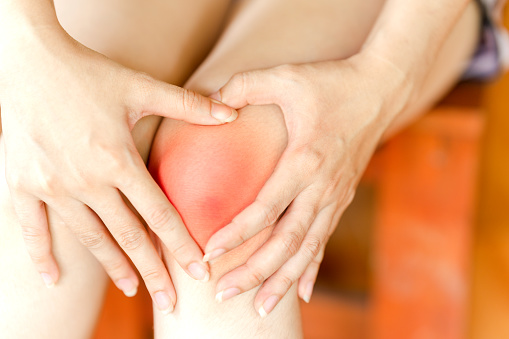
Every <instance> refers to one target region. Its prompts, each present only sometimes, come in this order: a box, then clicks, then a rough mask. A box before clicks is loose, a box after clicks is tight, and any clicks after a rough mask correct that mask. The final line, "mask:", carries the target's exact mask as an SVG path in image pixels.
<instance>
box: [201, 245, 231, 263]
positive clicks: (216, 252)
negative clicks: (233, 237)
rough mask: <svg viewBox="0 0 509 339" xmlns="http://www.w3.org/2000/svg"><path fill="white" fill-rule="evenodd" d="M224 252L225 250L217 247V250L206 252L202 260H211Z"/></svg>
mask: <svg viewBox="0 0 509 339" xmlns="http://www.w3.org/2000/svg"><path fill="white" fill-rule="evenodd" d="M224 253H226V250H224V249H222V248H218V249H217V250H213V251H212V252H210V253H207V254H205V255H204V256H203V262H207V261H211V260H213V259H215V258H217V257H219V256H221V255H223V254H224Z"/></svg>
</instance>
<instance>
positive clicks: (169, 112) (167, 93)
mask: <svg viewBox="0 0 509 339" xmlns="http://www.w3.org/2000/svg"><path fill="white" fill-rule="evenodd" d="M136 91H137V93H134V95H133V97H135V98H137V99H136V100H137V102H136V104H137V107H138V108H139V109H138V111H139V112H141V115H140V116H138V117H133V118H134V119H133V121H130V123H131V124H130V126H134V124H135V123H136V121H137V120H139V119H140V118H142V117H144V116H147V115H160V116H164V117H167V118H171V119H176V120H183V121H187V122H190V123H193V124H200V125H220V124H224V123H229V122H232V121H234V120H235V119H236V118H237V116H238V113H237V111H236V110H234V109H232V108H231V107H228V106H226V105H224V104H222V103H220V102H219V101H216V100H212V99H210V98H207V97H204V96H202V95H200V94H198V93H196V92H193V91H190V90H187V89H184V88H181V87H178V86H174V85H170V84H168V83H166V82H163V81H158V80H155V79H153V78H150V77H147V76H145V75H144V76H142V77H139V78H138V81H137V86H136Z"/></svg>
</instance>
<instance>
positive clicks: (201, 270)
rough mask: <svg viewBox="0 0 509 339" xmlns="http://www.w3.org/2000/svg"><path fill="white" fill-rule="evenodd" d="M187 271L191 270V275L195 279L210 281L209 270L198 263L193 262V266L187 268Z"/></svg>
mask: <svg viewBox="0 0 509 339" xmlns="http://www.w3.org/2000/svg"><path fill="white" fill-rule="evenodd" d="M187 269H188V270H189V272H190V273H191V276H192V277H193V278H194V279H196V280H199V281H203V282H207V281H209V278H210V274H209V272H208V271H207V269H206V268H205V267H203V266H202V265H200V264H198V263H197V262H193V263H192V264H190V265H189V266H188V267H187Z"/></svg>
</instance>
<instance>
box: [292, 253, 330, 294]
mask: <svg viewBox="0 0 509 339" xmlns="http://www.w3.org/2000/svg"><path fill="white" fill-rule="evenodd" d="M324 254H325V246H322V249H321V250H320V252H318V255H317V256H316V257H315V258H314V259H313V260H312V261H311V263H310V264H309V265H308V267H306V270H305V271H304V273H303V274H302V276H301V277H300V278H299V287H298V294H299V297H300V298H301V299H302V300H304V301H305V302H306V303H309V301H310V300H311V296H312V295H313V289H314V287H315V282H316V278H317V277H318V271H319V269H320V265H321V264H322V260H323V256H324Z"/></svg>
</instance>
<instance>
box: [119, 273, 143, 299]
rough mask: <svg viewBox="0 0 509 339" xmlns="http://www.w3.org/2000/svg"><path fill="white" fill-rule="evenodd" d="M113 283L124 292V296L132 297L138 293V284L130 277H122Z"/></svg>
mask: <svg viewBox="0 0 509 339" xmlns="http://www.w3.org/2000/svg"><path fill="white" fill-rule="evenodd" d="M115 285H116V286H117V287H118V289H120V290H121V291H122V292H124V294H125V296H126V297H129V298H130V297H134V296H135V295H136V293H138V284H137V282H135V281H133V280H132V279H128V278H123V279H119V280H117V281H116V282H115Z"/></svg>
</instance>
